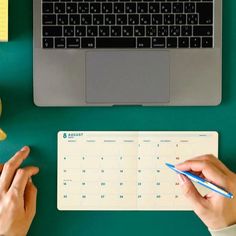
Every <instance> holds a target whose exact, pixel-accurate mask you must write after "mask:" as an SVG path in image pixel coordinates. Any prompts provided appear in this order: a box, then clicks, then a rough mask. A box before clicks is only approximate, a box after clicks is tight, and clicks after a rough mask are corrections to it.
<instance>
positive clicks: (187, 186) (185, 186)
mask: <svg viewBox="0 0 236 236" xmlns="http://www.w3.org/2000/svg"><path fill="white" fill-rule="evenodd" d="M179 181H180V187H181V191H182V193H183V195H184V196H185V197H186V198H187V199H188V201H189V202H190V204H191V206H192V208H193V210H194V211H195V212H202V210H203V209H204V208H205V201H206V200H205V199H204V198H203V197H202V196H201V194H200V193H199V192H198V191H197V189H196V187H195V186H194V185H193V183H192V182H191V181H190V180H189V179H188V178H187V177H185V176H184V175H179Z"/></svg>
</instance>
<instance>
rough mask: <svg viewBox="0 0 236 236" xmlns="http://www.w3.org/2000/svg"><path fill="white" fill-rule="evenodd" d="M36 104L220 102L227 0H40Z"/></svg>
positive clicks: (36, 6)
mask: <svg viewBox="0 0 236 236" xmlns="http://www.w3.org/2000/svg"><path fill="white" fill-rule="evenodd" d="M33 8H34V56H33V57H34V65H33V67H34V76H33V77H34V83H33V86H34V103H35V104H36V105H37V106H115V105H141V106H215V105H218V104H220V102H221V97H222V94H221V90H222V0H34V1H33Z"/></svg>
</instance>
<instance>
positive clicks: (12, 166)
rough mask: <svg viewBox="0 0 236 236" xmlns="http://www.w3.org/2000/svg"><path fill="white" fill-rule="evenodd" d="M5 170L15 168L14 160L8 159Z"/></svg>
mask: <svg viewBox="0 0 236 236" xmlns="http://www.w3.org/2000/svg"><path fill="white" fill-rule="evenodd" d="M4 168H5V170H11V169H13V168H15V165H14V163H13V162H12V161H8V162H7V163H6V164H5V165H4Z"/></svg>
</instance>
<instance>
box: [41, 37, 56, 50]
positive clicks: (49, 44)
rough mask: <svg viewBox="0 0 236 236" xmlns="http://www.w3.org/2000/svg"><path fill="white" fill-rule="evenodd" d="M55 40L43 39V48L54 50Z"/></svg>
mask: <svg viewBox="0 0 236 236" xmlns="http://www.w3.org/2000/svg"><path fill="white" fill-rule="evenodd" d="M53 46H54V45H53V38H43V48H53Z"/></svg>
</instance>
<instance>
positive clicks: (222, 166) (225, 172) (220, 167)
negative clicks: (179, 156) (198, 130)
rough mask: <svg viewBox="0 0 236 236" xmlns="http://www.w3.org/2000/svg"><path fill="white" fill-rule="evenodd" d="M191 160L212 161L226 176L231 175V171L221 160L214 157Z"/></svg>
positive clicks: (205, 156)
mask: <svg viewBox="0 0 236 236" xmlns="http://www.w3.org/2000/svg"><path fill="white" fill-rule="evenodd" d="M191 160H203V161H207V160H208V161H211V162H212V163H213V164H214V165H215V166H216V167H217V168H219V169H220V170H221V171H222V172H224V174H226V175H227V174H229V173H230V170H229V169H228V168H227V167H226V166H225V165H224V164H223V163H222V162H221V161H220V160H219V159H217V158H216V157H215V156H214V155H203V156H198V157H195V158H193V159H191Z"/></svg>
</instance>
